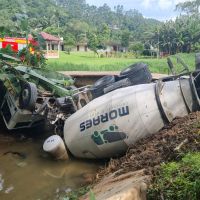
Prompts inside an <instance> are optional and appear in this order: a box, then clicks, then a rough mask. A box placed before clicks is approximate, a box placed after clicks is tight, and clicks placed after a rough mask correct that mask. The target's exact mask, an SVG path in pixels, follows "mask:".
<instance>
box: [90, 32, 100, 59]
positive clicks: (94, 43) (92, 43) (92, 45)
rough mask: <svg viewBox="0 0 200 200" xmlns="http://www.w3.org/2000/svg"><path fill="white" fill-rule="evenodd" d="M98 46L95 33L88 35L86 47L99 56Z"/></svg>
mask: <svg viewBox="0 0 200 200" xmlns="http://www.w3.org/2000/svg"><path fill="white" fill-rule="evenodd" d="M98 46H99V41H98V38H97V35H96V34H95V33H88V47H89V48H90V49H91V50H92V51H93V52H94V53H96V54H97V55H98V56H99V54H98V52H97V49H98Z"/></svg>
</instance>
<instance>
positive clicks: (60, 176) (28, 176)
mask: <svg viewBox="0 0 200 200" xmlns="http://www.w3.org/2000/svg"><path fill="white" fill-rule="evenodd" d="M26 131H29V130H26ZM37 136H38V133H37ZM43 142H44V137H32V136H31V137H27V136H26V134H25V133H24V132H23V134H20V133H19V132H18V133H17V134H15V133H13V132H12V133H8V132H7V131H5V129H2V128H0V199H1V200H27V199H29V200H46V199H47V200H51V199H52V200H54V199H59V198H58V197H59V195H60V193H62V194H65V193H66V194H67V193H68V192H69V191H71V190H74V189H77V188H79V187H81V186H84V185H86V184H87V183H88V182H89V181H90V180H91V176H92V175H94V174H95V173H96V171H97V170H98V168H99V166H100V165H101V164H100V163H99V162H96V161H88V160H77V159H75V158H71V159H70V160H68V161H55V160H54V159H52V158H51V157H49V156H48V155H47V154H46V153H44V152H43V150H42V145H43Z"/></svg>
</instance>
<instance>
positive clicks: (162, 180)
mask: <svg viewBox="0 0 200 200" xmlns="http://www.w3.org/2000/svg"><path fill="white" fill-rule="evenodd" d="M148 199H149V200H151V199H152V200H159V199H169V200H171V199H177V200H179V199H181V200H199V199H200V153H189V154H187V155H185V156H184V157H183V158H182V160H181V161H179V162H170V163H167V164H163V165H162V166H161V168H160V172H159V174H158V175H157V177H156V178H155V180H154V183H153V184H152V185H151V186H150V188H149V190H148Z"/></svg>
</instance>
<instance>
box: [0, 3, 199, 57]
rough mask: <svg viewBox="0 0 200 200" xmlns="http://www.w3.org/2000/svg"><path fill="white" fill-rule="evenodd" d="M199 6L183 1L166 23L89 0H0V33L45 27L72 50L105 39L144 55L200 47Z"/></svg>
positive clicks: (101, 44) (20, 33) (23, 32)
mask: <svg viewBox="0 0 200 200" xmlns="http://www.w3.org/2000/svg"><path fill="white" fill-rule="evenodd" d="M199 5H200V1H199V0H194V1H192V2H191V1H186V2H184V3H179V4H178V5H177V6H176V8H177V9H178V10H180V11H181V12H183V15H180V16H179V17H177V19H176V20H175V21H172V20H170V21H167V22H165V23H162V22H159V21H157V20H154V19H146V18H144V17H143V16H142V14H141V13H139V12H138V11H137V10H128V11H125V10H124V8H123V6H120V5H118V6H116V7H115V8H114V10H111V8H110V7H109V6H108V5H107V4H104V5H103V6H101V7H96V6H89V5H88V4H87V3H86V1H85V0H31V1H30V0H17V1H15V0H0V11H1V15H0V37H1V36H4V35H6V36H25V35H26V33H27V31H28V32H29V33H32V34H33V35H37V34H38V33H39V32H41V31H46V32H48V33H50V34H53V35H58V36H60V37H63V38H64V43H65V44H66V46H68V48H69V49H70V48H71V47H72V46H75V45H76V44H78V43H87V44H88V46H89V47H90V49H92V50H93V51H94V52H96V53H97V50H98V49H103V48H104V47H105V46H106V44H114V45H121V46H122V47H124V49H125V50H129V51H135V52H137V53H138V52H139V53H140V52H142V51H143V52H144V53H145V55H151V52H158V51H162V52H165V53H167V54H175V53H178V52H191V51H199V49H200V44H199V39H200V23H199V21H200V14H199ZM66 50H68V49H66ZM149 50H152V51H149Z"/></svg>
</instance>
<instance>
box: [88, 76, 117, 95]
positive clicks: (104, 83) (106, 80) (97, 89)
mask: <svg viewBox="0 0 200 200" xmlns="http://www.w3.org/2000/svg"><path fill="white" fill-rule="evenodd" d="M114 82H115V76H113V75H108V76H103V77H102V78H100V79H99V80H97V81H96V82H95V83H94V85H93V87H92V88H91V93H92V96H93V98H97V97H99V96H101V95H103V94H104V88H106V87H108V86H110V85H111V84H113V83H114Z"/></svg>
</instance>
